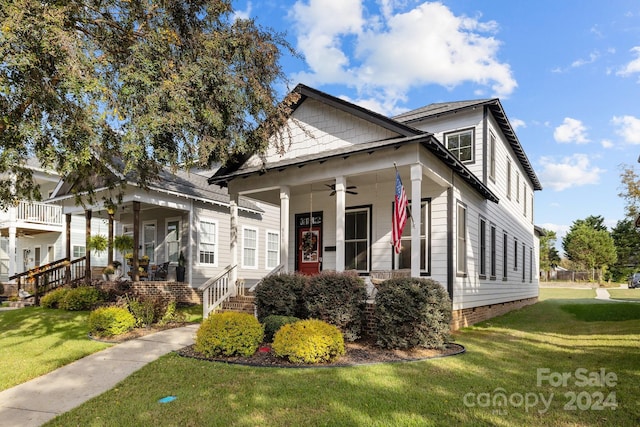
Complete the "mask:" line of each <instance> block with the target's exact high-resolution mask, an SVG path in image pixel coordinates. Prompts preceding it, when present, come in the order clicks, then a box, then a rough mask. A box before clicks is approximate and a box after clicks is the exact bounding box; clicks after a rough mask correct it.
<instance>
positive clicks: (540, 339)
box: [47, 289, 640, 427]
mask: <svg viewBox="0 0 640 427" xmlns="http://www.w3.org/2000/svg"><path fill="white" fill-rule="evenodd" d="M582 295H583V293H582V290H580V292H579V293H574V294H570V295H569V296H568V295H567V293H566V292H565V290H563V289H543V290H541V302H540V303H538V304H535V305H533V306H529V307H525V308H523V309H521V310H517V311H514V312H511V313H509V314H507V315H505V316H501V317H499V318H494V319H491V320H490V321H487V322H484V323H481V324H478V325H476V326H473V327H470V328H465V329H463V330H461V331H459V332H457V333H456V334H455V341H456V342H458V343H460V344H462V345H464V346H465V347H466V349H467V352H466V353H465V354H464V355H461V356H454V357H447V358H441V359H431V360H426V361H420V362H411V363H387V364H380V365H371V366H356V367H349V368H309V369H282V368H255V367H246V366H238V365H228V364H224V363H212V362H206V361H200V360H194V359H188V358H183V357H180V356H178V355H176V354H170V355H167V356H164V357H162V358H160V359H158V360H157V361H155V362H153V363H151V364H149V365H147V366H146V367H144V368H142V369H141V370H139V371H138V372H136V373H134V374H133V375H132V376H130V377H129V378H127V379H126V380H125V381H123V382H121V383H120V384H118V386H116V387H115V388H114V389H112V390H110V391H108V392H107V393H105V394H103V395H101V396H98V397H96V398H94V399H92V400H90V401H89V402H87V403H85V404H84V405H81V406H80V407H78V408H76V409H74V410H72V411H71V412H68V413H66V414H63V415H61V416H60V417H58V418H56V419H54V420H52V421H51V422H50V423H48V424H47V425H48V426H68V425H88V426H113V425H127V426H148V425H157V426H204V425H206V426H308V427H312V426H443V425H444V426H468V425H473V426H483V425H486V426H532V425H536V426H636V425H638V424H639V423H640V365H639V363H638V360H637V358H638V354H640V319H638V318H635V317H634V316H628V317H625V318H622V319H617V320H609V319H607V320H598V318H597V317H599V316H600V315H601V312H608V313H610V314H611V315H613V313H615V312H616V311H617V310H618V309H619V308H620V306H621V303H615V302H601V301H596V300H594V299H593V296H590V297H587V298H588V299H581V298H583V297H582ZM570 296H573V297H574V298H570ZM576 304H580V305H582V306H584V307H586V308H587V309H588V308H589V307H598V308H597V310H599V312H598V313H599V314H598V316H595V315H594V316H593V317H589V316H588V315H587V318H583V317H579V316H577V315H576V314H574V313H572V312H570V311H567V309H566V307H565V306H567V305H576ZM601 307H602V308H601ZM586 312H587V313H588V310H586ZM581 316H583V315H581ZM539 370H540V371H539ZM583 370H584V371H583ZM539 372H540V374H539ZM611 374H614V376H615V378H616V379H615V381H614V380H613V379H612V377H611ZM563 375H564V378H566V381H564V383H562V381H560V382H559V383H556V382H554V380H555V379H557V378H562V376H563ZM596 376H597V377H598V378H595V377H596ZM582 377H585V378H592V380H591V381H587V382H588V384H585V381H583V378H582ZM165 396H176V399H175V400H174V401H172V402H170V403H159V402H158V400H159V399H161V398H163V397H165ZM501 396H505V397H506V399H507V400H506V401H505V400H502V399H500V397H501ZM606 398H608V400H605V399H606ZM542 399H545V402H550V403H549V405H548V406H546V404H544V403H543V402H542ZM614 402H615V403H616V404H617V406H615V407H611V406H609V404H612V403H614ZM534 403H535V404H534ZM601 403H602V405H601Z"/></svg>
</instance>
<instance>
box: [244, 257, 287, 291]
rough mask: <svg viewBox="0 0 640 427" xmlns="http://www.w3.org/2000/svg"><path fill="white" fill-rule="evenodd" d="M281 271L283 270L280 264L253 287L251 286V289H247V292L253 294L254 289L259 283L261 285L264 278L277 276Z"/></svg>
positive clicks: (282, 265)
mask: <svg viewBox="0 0 640 427" xmlns="http://www.w3.org/2000/svg"><path fill="white" fill-rule="evenodd" d="M282 270H284V264H280V265H279V266H277V267H276V268H274V269H273V270H271V271H270V272H268V273H267V275H266V276H264V277H263V278H262V279H260V280H258V283H256V284H255V285H253V286H252V287H250V288H249V292H255V290H256V288H257V287H258V285H260V283H262V281H263V280H264V278H265V277H269V276H273V275H274V274H278V273H280V272H281V271H282Z"/></svg>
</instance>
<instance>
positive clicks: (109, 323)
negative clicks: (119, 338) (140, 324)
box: [87, 306, 136, 337]
mask: <svg viewBox="0 0 640 427" xmlns="http://www.w3.org/2000/svg"><path fill="white" fill-rule="evenodd" d="M87 322H88V324H89V332H90V333H91V335H93V336H96V337H112V336H114V335H120V334H124V333H125V332H128V331H130V330H131V329H133V327H134V326H135V323H136V319H135V318H134V317H133V315H132V314H131V313H129V310H127V309H126V308H123V307H116V306H111V307H99V308H96V309H95V310H93V311H92V312H91V313H89V320H88V321H87Z"/></svg>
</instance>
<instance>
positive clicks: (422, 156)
mask: <svg viewBox="0 0 640 427" xmlns="http://www.w3.org/2000/svg"><path fill="white" fill-rule="evenodd" d="M358 150H359V151H358V152H351V153H346V152H342V153H340V154H338V155H329V156H326V155H324V156H310V157H309V158H308V159H298V160H297V161H288V162H281V163H280V164H278V163H276V164H273V165H269V167H268V168H267V169H266V170H265V169H264V168H263V169H261V170H257V171H245V172H243V173H238V174H235V175H234V174H230V175H227V176H220V177H214V178H212V179H211V180H210V181H213V182H214V183H218V184H222V185H227V186H228V190H229V193H230V196H231V200H232V209H231V215H232V221H231V224H232V227H233V224H237V221H234V220H233V218H234V216H235V215H237V213H234V209H233V201H234V200H237V198H238V197H239V196H240V195H246V196H248V197H251V198H254V199H257V200H262V201H265V202H267V203H274V204H277V205H279V206H280V254H281V263H282V269H283V270H284V271H288V272H293V271H297V272H301V273H305V274H315V273H318V272H320V271H324V270H334V271H345V270H355V271H357V272H358V273H359V274H361V275H364V276H368V275H371V274H372V272H374V273H375V274H376V275H384V273H382V272H387V274H389V273H388V272H391V271H399V270H402V271H404V272H405V274H407V275H411V276H412V277H421V276H437V277H438V280H441V281H442V283H443V284H444V283H447V281H448V271H450V270H449V268H448V267H449V266H448V264H447V254H448V253H449V252H450V250H451V247H452V245H451V242H450V241H449V235H450V234H449V233H448V230H449V228H450V227H451V221H452V216H451V214H450V213H451V209H450V206H451V204H452V196H451V191H450V188H451V185H452V183H451V182H450V181H449V180H448V178H446V177H447V176H449V179H450V178H451V173H450V171H449V173H448V174H447V173H446V170H444V168H443V167H442V165H441V164H439V163H438V162H436V161H434V159H433V155H432V154H430V153H428V152H426V151H425V150H423V149H421V148H420V144H405V145H393V144H388V145H387V146H383V147H370V148H369V149H368V150H362V147H358ZM396 171H398V173H399V175H400V177H401V179H402V183H403V185H404V187H405V190H406V193H407V198H408V199H409V208H408V209H409V212H410V216H409V217H410V218H409V219H408V221H407V225H406V227H405V229H404V232H403V234H402V242H401V243H402V244H401V247H402V250H401V251H400V253H398V254H396V253H395V252H394V250H393V246H392V238H391V229H392V213H393V203H394V198H395V185H396ZM416 200H417V201H420V202H419V203H413V201H416ZM434 218H435V219H436V220H437V221H434ZM237 233H239V230H237V229H236V230H235V234H236V235H238V234H237ZM232 234H234V230H232ZM231 243H232V245H231V253H235V252H236V248H235V246H234V240H232V242H231ZM235 244H236V245H237V241H236V243H235ZM414 248H419V250H414ZM434 248H435V250H434Z"/></svg>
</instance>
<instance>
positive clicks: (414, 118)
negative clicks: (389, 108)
mask: <svg viewBox="0 0 640 427" xmlns="http://www.w3.org/2000/svg"><path fill="white" fill-rule="evenodd" d="M477 107H486V108H488V109H489V111H491V113H492V114H493V117H494V118H495V119H496V121H497V122H498V125H499V126H500V130H501V131H502V133H503V134H504V135H505V137H506V138H507V140H508V141H509V144H510V145H511V149H512V150H513V152H514V153H515V154H516V156H517V157H518V160H519V161H520V164H521V165H522V167H523V168H524V170H525V172H526V173H527V176H528V177H529V179H530V180H531V183H532V185H533V189H534V190H542V185H541V184H540V180H538V176H537V175H536V173H535V171H534V170H533V166H531V162H529V158H528V157H527V155H526V154H525V152H524V149H523V148H522V145H521V144H520V141H519V140H518V136H517V135H516V133H515V131H514V130H513V127H511V123H510V122H509V119H508V118H507V115H506V114H505V112H504V109H503V108H502V104H501V103H500V100H499V99H497V98H494V99H477V100H470V101H456V102H440V103H435V104H429V105H427V106H425V107H420V108H416V109H415V110H411V111H407V112H406V113H402V114H399V115H397V116H395V117H394V118H393V119H394V120H397V121H398V122H401V123H404V124H406V125H411V124H412V123H416V122H419V121H421V120H425V119H429V118H433V117H438V116H444V115H449V114H454V113H456V112H458V111H462V110H466V109H469V108H477Z"/></svg>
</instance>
